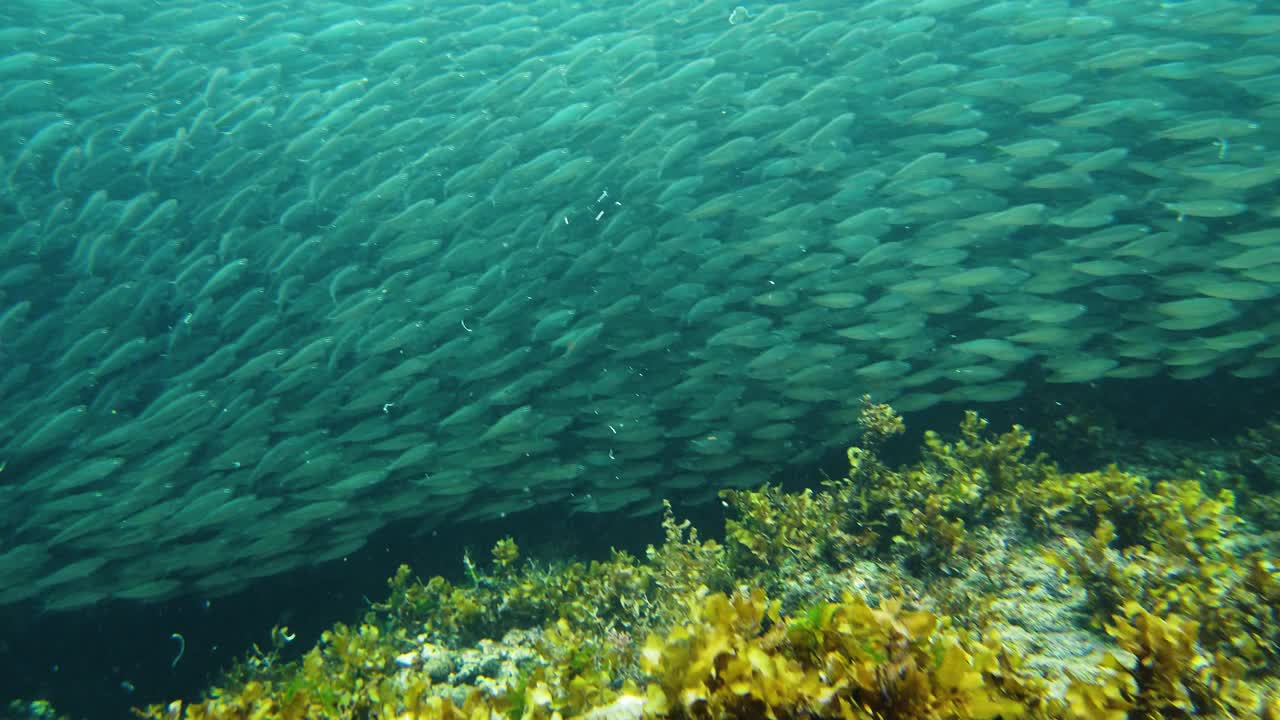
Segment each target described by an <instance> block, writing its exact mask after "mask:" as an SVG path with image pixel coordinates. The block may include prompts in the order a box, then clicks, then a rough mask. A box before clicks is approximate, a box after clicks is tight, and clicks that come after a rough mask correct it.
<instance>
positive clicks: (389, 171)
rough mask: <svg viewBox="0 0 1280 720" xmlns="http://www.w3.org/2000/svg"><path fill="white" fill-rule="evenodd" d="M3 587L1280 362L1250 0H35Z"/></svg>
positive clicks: (679, 494) (23, 84) (10, 347)
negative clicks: (1051, 394)
mask: <svg viewBox="0 0 1280 720" xmlns="http://www.w3.org/2000/svg"><path fill="white" fill-rule="evenodd" d="M0 20H2V21H3V22H0V25H2V27H0V107H3V110H4V112H3V116H0V184H3V188H4V192H3V196H2V197H0V399H2V400H3V403H4V413H3V416H0V463H3V464H2V465H0V468H3V469H2V470H0V606H5V605H14V604H32V605H36V606H39V607H41V608H43V609H45V610H50V611H54V610H60V609H69V608H77V607H82V606H86V605H91V604H94V603H97V602H100V601H103V600H107V599H116V600H126V601H158V600H163V599H166V598H172V597H176V596H179V595H183V594H193V595H200V596H203V597H212V596H217V595H219V594H223V593H228V592H232V591H235V590H238V589H241V588H244V587H246V586H247V585H248V584H249V583H250V582H252V581H253V580H254V579H255V578H260V577H265V576H269V575H274V574H278V573H283V572H286V571H289V570H292V569H296V568H299V567H301V566H305V565H308V564H313V563H320V562H324V561H327V560H330V559H334V558H340V557H343V556H345V555H348V554H350V553H352V552H353V551H355V550H357V549H358V548H360V547H361V546H362V545H363V544H364V543H365V542H366V540H367V539H368V538H369V536H370V535H371V534H372V533H373V532H375V531H377V530H378V529H380V528H384V527H386V526H388V525H389V524H391V523H409V524H412V525H413V526H415V527H418V528H424V529H425V528H432V527H447V526H448V525H449V524H456V523H460V522H467V521H468V520H473V519H480V518H498V517H502V516H504V515H506V514H510V513H514V512H518V511H522V510H525V509H528V508H531V507H534V506H535V505H539V504H546V503H557V504H559V505H560V506H562V507H563V508H564V511H565V512H566V513H569V512H575V513H576V512H622V513H632V514H644V513H651V512H655V511H657V510H659V509H660V507H661V505H660V501H661V499H662V498H666V497H671V498H678V499H683V500H684V501H705V500H709V499H712V498H714V497H715V493H716V492H717V491H718V490H719V489H721V488H724V487H745V486H755V485H758V484H759V483H761V482H764V481H766V480H768V479H770V478H771V477H772V476H773V474H774V473H775V472H777V471H778V470H779V469H780V468H783V467H785V466H786V465H788V464H791V463H796V462H804V461H808V460H812V459H814V458H816V457H818V454H819V453H821V452H823V451H824V450H825V449H829V448H830V446H831V445H830V444H831V443H838V442H840V441H841V440H842V439H845V438H847V437H849V429H850V428H851V427H852V423H853V420H854V418H855V417H856V415H857V411H858V398H859V397H860V396H861V395H862V394H863V393H871V394H872V395H873V396H874V397H875V398H877V399H880V400H887V401H892V402H893V403H894V404H895V406H896V407H897V408H898V409H900V410H902V411H908V412H909V411H917V410H922V409H924V408H928V407H930V406H932V405H935V404H939V403H953V404H964V405H966V406H975V405H981V404H982V403H986V402H999V401H1006V400H1010V399H1013V398H1017V397H1018V396H1019V395H1021V394H1022V393H1023V392H1024V390H1025V389H1026V388H1027V382H1028V379H1032V378H1034V379H1035V380H1034V382H1050V383H1065V384H1070V383H1088V382H1094V381H1099V380H1103V379H1107V380H1122V379H1126V378H1130V379H1134V378H1150V377H1160V376H1168V377H1172V378H1181V379H1194V378H1201V377H1207V376H1209V375H1212V374H1215V373H1220V374H1223V375H1224V376H1225V375H1229V376H1234V377H1235V378H1238V379H1240V382H1249V381H1251V380H1252V379H1257V378H1265V377H1268V376H1270V375H1271V374H1272V373H1274V372H1275V370H1276V368H1277V365H1278V363H1280V318H1278V317H1277V316H1276V313H1275V312H1274V308H1275V305H1274V300H1273V299H1272V298H1273V297H1274V296H1275V294H1276V291H1277V289H1280V201H1278V200H1277V194H1276V189H1277V180H1280V154H1277V152H1276V148H1277V146H1278V145H1280V12H1277V11H1276V10H1275V8H1274V7H1273V8H1272V9H1271V10H1270V11H1268V10H1267V8H1266V3H1262V2H1248V1H1244V0H1185V1H1182V2H1171V1H1166V2H1160V1H1156V0H1094V1H1090V2H1067V1H1064V0H1005V1H1003V2H980V1H979V0H872V1H870V2H856V3H851V2H849V0H794V1H792V2H787V3H764V2H759V3H752V2H744V3H743V4H741V5H738V6H735V5H733V4H729V5H726V4H725V3H722V2H713V1H707V2H687V1H685V0H640V1H638V2H634V3H622V2H607V1H605V0H532V1H531V2H527V3H516V2H496V3H471V2H469V1H465V0H442V1H437V0H432V1H431V2H425V1H423V0H385V1H379V0H373V1H372V2H367V3H353V2H341V1H338V0H308V2H305V3H301V2H295V1H294V0H229V1H227V2H217V3H207V2H194V0H173V1H172V2H164V3H139V2H136V0H93V1H92V2H89V1H88V0H39V1H38V2H37V1H36V0H14V1H13V2H9V3H6V4H5V5H4V7H3V8H0Z"/></svg>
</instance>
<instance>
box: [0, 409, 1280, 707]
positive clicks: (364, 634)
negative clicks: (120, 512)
mask: <svg viewBox="0 0 1280 720" xmlns="http://www.w3.org/2000/svg"><path fill="white" fill-rule="evenodd" d="M860 425H861V431H862V433H861V436H860V439H859V441H858V443H857V444H856V445H855V446H853V447H851V448H850V449H849V450H848V465H847V473H846V474H845V476H844V477H832V478H830V479H828V480H827V481H826V482H824V483H823V484H822V487H821V489H818V490H814V489H806V490H800V491H795V492H790V491H785V490H784V489H782V488H781V487H776V486H771V487H765V488H762V489H760V490H757V491H725V492H724V493H723V494H722V498H723V502H724V504H725V506H726V508H727V512H728V515H729V519H728V520H727V521H726V524H725V527H724V535H723V537H722V538H720V539H719V540H711V539H708V538H707V537H706V536H705V535H703V534H700V533H699V532H698V530H697V529H696V528H695V527H693V526H692V525H691V524H690V523H689V522H688V521H683V520H681V519H680V518H679V517H677V516H676V515H675V514H674V513H673V512H672V511H671V510H670V509H669V510H668V512H667V514H666V516H665V517H664V519H663V520H662V530H663V533H664V540H663V541H662V542H661V543H660V544H655V545H653V546H650V547H649V548H648V550H647V551H646V552H644V553H643V555H642V556H637V555H632V554H628V553H625V552H622V551H614V552H613V554H612V556H611V557H609V558H608V559H606V560H597V561H591V562H589V563H588V562H579V561H573V560H568V559H564V558H556V559H546V558H542V557H537V556H536V554H537V553H525V552H524V551H523V550H522V549H521V548H520V547H518V545H517V542H516V541H515V540H513V539H509V538H508V539H503V540H501V541H499V542H498V543H497V544H496V545H494V546H493V548H492V550H491V551H488V552H484V553H475V554H474V555H472V554H468V555H467V556H465V557H464V558H463V562H464V567H465V574H464V575H463V577H461V578H459V579H457V580H455V581H449V580H446V579H444V578H441V577H434V578H431V579H419V578H417V577H415V576H414V574H413V572H412V571H411V570H410V569H409V568H408V567H402V568H401V570H400V572H399V573H397V574H396V576H395V577H393V578H392V579H391V580H390V582H389V592H388V593H387V594H386V596H385V597H384V598H380V599H378V600H377V601H374V602H371V603H370V608H369V610H368V612H366V613H365V614H364V616H363V617H362V618H360V619H359V620H358V621H357V622H353V623H351V624H343V623H338V624H335V625H333V626H332V628H330V629H329V630H328V631H326V632H324V633H323V634H322V636H321V637H320V639H319V642H317V643H315V644H314V646H312V647H309V648H308V647H299V645H300V644H301V643H298V642H296V639H295V635H294V634H293V632H292V631H291V630H290V629H289V628H287V627H276V628H273V629H272V630H271V631H270V633H269V637H270V640H269V641H268V640H266V639H265V638H266V636H267V633H265V632H264V633H263V635H264V642H263V643H261V644H259V645H255V646H254V647H253V648H252V650H251V651H250V652H248V653H247V654H246V655H245V656H244V657H243V658H242V660H240V661H239V662H237V663H236V664H234V665H233V666H232V667H230V668H228V669H226V670H225V672H224V673H223V674H222V676H221V677H220V678H219V679H218V680H217V681H216V683H214V685H213V686H212V687H210V688H209V689H208V690H207V691H206V692H205V693H204V694H203V695H202V696H193V697H189V698H184V699H176V698H175V699H174V700H173V701H172V702H170V703H168V704H155V705H151V706H149V707H146V708H138V709H137V711H136V712H138V713H139V714H141V715H142V716H145V717H150V718H205V717H210V718H277V717H279V718H304V717H325V718H328V717H332V718H421V717H430V718H463V717H465V718H468V719H469V720H479V719H480V718H499V717H505V718H510V719H512V720H517V719H520V720H543V719H550V718H571V717H586V718H592V719H593V720H635V719H639V718H679V719H684V718H689V719H690V720H692V719H695V718H696V719H707V720H721V719H723V718H761V719H764V718H769V719H770V720H773V719H786V718H850V719H852V718H886V719H889V718H995V717H1000V718H1015V717H1026V718H1117V719H1118V718H1171V717H1224V718H1225V717H1280V695H1277V690H1280V677H1278V676H1277V669H1278V668H1280V663H1278V662H1277V661H1278V659H1280V658H1278V654H1280V646H1278V645H1277V641H1278V640H1280V624H1277V622H1276V617H1277V612H1278V611H1280V569H1278V568H1277V567H1276V565H1275V562H1274V558H1275V557H1276V548H1277V540H1278V537H1280V536H1278V535H1277V532H1276V531H1277V529H1278V528H1280V513H1277V512H1276V510H1277V506H1278V505H1280V497H1278V496H1277V495H1276V494H1275V492H1274V490H1275V488H1276V487H1277V485H1278V484H1280V422H1271V423H1269V424H1266V425H1264V426H1261V427H1259V428H1256V429H1254V430H1252V431H1250V432H1248V433H1247V434H1245V435H1242V436H1241V437H1238V438H1236V439H1234V440H1232V441H1230V442H1224V443H1221V445H1220V446H1219V447H1218V448H1217V449H1216V450H1215V449H1205V448H1204V447H1201V448H1199V449H1198V451H1197V452H1196V453H1194V454H1188V453H1186V452H1179V451H1178V450H1177V449H1176V448H1171V447H1167V446H1162V445H1158V444H1153V443H1150V442H1147V443H1143V444H1142V445H1141V446H1138V445H1132V446H1127V445H1126V443H1125V442H1124V438H1123V433H1120V432H1118V431H1117V430H1116V429H1115V428H1114V427H1113V426H1112V425H1111V424H1110V423H1109V421H1108V420H1107V419H1106V417H1105V416H1101V415H1099V416H1090V415H1087V414H1085V415H1080V414H1067V415H1064V416H1063V417H1062V418H1060V420H1059V421H1058V422H1057V423H1055V424H1054V426H1053V427H1052V428H1050V429H1048V430H1047V431H1046V432H1044V433H1043V435H1042V437H1041V438H1040V439H1039V442H1038V444H1040V445H1045V446H1048V447H1050V448H1052V449H1055V450H1059V451H1065V449H1067V448H1071V449H1072V454H1073V455H1076V456H1079V455H1080V454H1081V453H1091V454H1093V455H1096V456H1099V457H1102V456H1107V455H1110V456H1111V457H1112V458H1116V459H1120V460H1121V463H1119V464H1110V465H1102V466H1100V467H1099V468H1097V469H1095V470H1092V471H1088V472H1070V471H1067V470H1064V469H1061V468H1059V467H1058V466H1057V465H1055V464H1054V463H1053V462H1052V461H1051V460H1050V459H1049V458H1048V457H1047V456H1046V455H1044V454H1037V453H1036V451H1035V448H1034V447H1033V445H1032V436H1031V434H1030V433H1029V432H1027V431H1026V430H1024V429H1023V428H1021V427H1019V426H1016V425H1015V426H1013V427H1012V428H1003V429H1001V428H993V427H990V426H989V423H987V421H985V420H983V419H982V418H981V417H979V416H978V415H977V414H976V413H968V414H966V415H965V416H964V418H963V420H962V422H961V423H960V426H959V428H952V429H950V430H948V431H945V432H940V433H934V432H926V433H925V434H924V436H923V443H922V446H921V447H920V448H919V453H918V459H917V460H916V461H914V462H912V463H909V464H908V463H902V464H896V465H895V464H894V463H892V462H890V461H888V460H886V459H885V457H886V456H888V455H890V454H892V453H890V452H886V451H885V450H884V448H886V447H888V446H891V445H892V444H893V443H895V442H899V443H900V442H901V440H900V438H896V437H895V436H898V435H900V433H901V432H902V430H903V424H902V421H901V418H900V417H899V416H898V415H897V414H896V413H894V411H893V410H892V409H891V408H890V407H889V406H887V405H880V404H874V403H872V402H870V401H869V400H864V405H863V412H862V415H861V421H860ZM1189 458H1191V459H1189ZM10 714H11V715H13V716H15V717H22V716H25V717H31V716H40V717H56V716H57V713H56V711H55V710H53V709H52V707H51V706H49V705H48V704H45V703H41V702H35V703H15V704H14V705H13V706H11V708H10Z"/></svg>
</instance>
